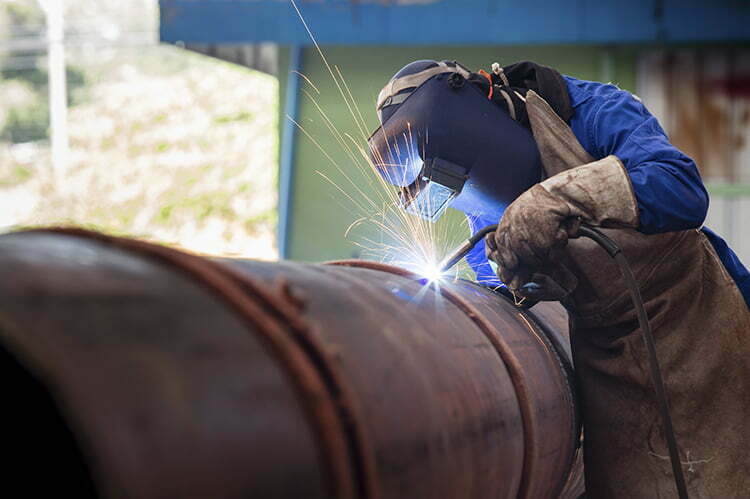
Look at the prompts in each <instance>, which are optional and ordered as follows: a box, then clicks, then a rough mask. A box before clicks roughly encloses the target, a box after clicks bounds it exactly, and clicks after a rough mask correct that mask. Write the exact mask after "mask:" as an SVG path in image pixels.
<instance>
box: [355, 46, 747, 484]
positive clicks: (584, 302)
mask: <svg viewBox="0 0 750 499" xmlns="http://www.w3.org/2000/svg"><path fill="white" fill-rule="evenodd" d="M489 69H490V70H489V71H484V70H479V71H476V72H473V71H470V70H469V69H468V68H466V67H464V66H463V65H461V64H459V63H457V62H449V61H442V62H438V61H431V60H422V61H416V62H413V63H411V64H408V65H407V66H405V67H404V68H403V69H401V70H400V71H399V72H398V73H396V75H395V76H394V77H393V78H392V79H391V80H390V81H389V82H388V83H387V85H386V86H385V87H384V88H383V90H382V91H381V92H380V95H379V96H378V100H377V112H378V116H379V118H380V122H381V124H382V125H381V127H380V128H379V129H378V130H376V131H375V133H374V134H373V135H372V137H371V138H370V140H369V145H370V151H371V155H372V159H373V163H374V164H375V166H376V168H377V169H378V172H379V173H380V174H381V175H382V176H383V177H384V178H385V179H386V180H387V181H388V182H390V183H391V184H394V185H396V186H399V187H400V199H401V203H402V205H403V207H404V209H406V210H407V211H409V212H410V213H413V214H414V215H415V216H421V217H423V218H426V219H428V220H432V221H434V220H437V218H439V217H440V216H441V215H442V213H443V212H444V211H445V210H446V209H447V208H448V207H452V208H455V209H458V210H460V211H462V212H464V213H465V214H466V215H467V217H468V220H469V224H470V227H471V228H472V230H473V231H478V230H479V229H481V228H482V227H485V226H488V225H491V224H498V226H497V229H496V230H495V231H494V233H491V234H490V235H489V236H488V237H487V238H486V247H482V245H478V246H477V247H476V248H475V249H474V250H473V251H472V252H471V253H469V255H468V256H467V260H468V262H469V263H470V265H471V266H472V268H473V269H474V271H475V272H476V276H477V280H478V281H479V282H483V283H485V284H487V285H490V286H498V287H499V286H507V289H508V290H510V291H511V292H512V293H513V295H514V296H516V297H517V298H518V300H519V302H523V301H526V302H527V304H528V303H534V302H536V301H539V300H556V301H560V302H561V303H562V304H563V305H564V306H565V307H566V309H567V310H568V313H569V316H570V324H571V345H572V348H573V357H574V363H575V372H576V381H577V385H578V390H579V397H580V400H581V406H582V415H583V421H584V462H585V473H586V490H587V497H593V498H619V497H623V498H634V497H638V498H640V497H674V496H675V493H674V490H675V489H674V483H673V482H672V472H671V470H670V463H669V458H668V457H667V450H666V449H665V444H664V438H663V431H664V430H663V427H662V425H661V424H660V419H659V413H658V409H657V404H656V401H655V398H654V396H653V388H652V385H651V383H650V381H649V375H648V367H647V362H646V352H645V350H644V345H643V342H642V341H641V338H640V336H639V327H638V322H637V320H636V313H635V311H634V306H633V302H632V301H631V300H630V298H629V296H628V293H627V290H626V286H625V284H624V282H623V278H622V276H621V274H620V272H619V270H618V268H617V267H616V266H615V264H614V263H613V262H612V260H611V259H610V258H609V257H608V256H607V254H606V253H604V252H603V251H602V250H601V249H600V248H599V247H597V245H596V244H594V243H593V242H592V241H590V240H588V239H583V238H579V237H577V236H578V235H579V234H578V232H579V228H580V227H581V224H586V225H588V226H594V227H598V228H601V230H602V232H604V233H605V234H606V235H607V236H608V237H609V238H611V239H612V240H613V241H615V242H616V244H617V246H619V247H620V248H621V249H622V252H623V253H624V255H625V257H626V258H627V260H628V261H629V263H630V266H631V267H632V268H633V271H634V274H635V277H636V279H637V281H638V283H639V286H640V292H641V295H642V297H643V302H644V304H645V308H646V311H647V313H648V317H649V318H650V322H651V327H652V329H653V335H654V338H655V343H656V349H657V351H658V356H659V360H660V362H661V366H662V369H663V374H664V377H665V379H666V384H667V386H668V399H669V403H670V405H671V413H672V418H673V421H674V429H675V433H676V435H677V437H678V440H679V456H680V460H681V461H682V469H683V471H684V474H685V478H686V481H687V489H688V490H689V492H690V496H691V497H750V474H748V473H747V470H748V469H750V452H748V449H750V430H748V429H747V427H746V426H747V424H748V423H747V415H748V414H750V388H749V387H748V383H750V340H749V339H748V335H749V334H750V309H749V308H748V306H749V304H750V274H748V271H747V270H746V269H745V267H744V266H743V265H742V263H741V262H740V261H739V259H738V258H737V256H736V255H735V253H734V252H733V251H732V250H731V249H730V248H729V247H728V246H727V244H726V243H725V242H724V241H723V240H722V239H721V238H720V237H719V236H718V235H716V234H715V233H714V232H712V231H710V230H709V229H707V228H705V227H702V224H703V221H704V218H705V216H706V212H707V209H708V195H707V193H706V189H705V187H704V186H703V183H702V181H701V178H700V175H699V172H698V168H697V166H696V164H695V162H694V161H693V160H692V159H691V158H689V157H688V156H687V155H685V154H684V153H683V152H681V151H680V150H679V149H678V148H676V147H675V146H674V145H672V144H671V143H670V141H669V139H668V137H667V135H666V133H665V132H664V130H663V129H662V128H661V126H660V125H659V123H658V122H657V120H656V119H655V118H654V116H652V115H651V114H650V113H649V111H648V110H647V109H646V107H645V106H644V105H643V103H642V102H641V101H640V100H639V99H638V98H637V97H636V96H634V95H632V94H631V93H629V92H627V91H623V90H621V89H619V88H618V87H616V86H615V85H612V84H602V83H596V82H591V81H584V80H579V79H576V78H572V77H569V76H565V75H561V74H560V73H559V72H557V71H556V70H554V69H552V68H549V67H545V66H542V65H538V64H535V63H532V62H520V63H516V64H511V65H508V66H505V67H501V66H500V65H499V64H497V63H495V64H493V65H492V66H491V67H490V68H489ZM706 91H710V89H706ZM490 262H494V264H496V270H497V276H496V275H495V271H494V270H493V269H492V267H491V264H490Z"/></svg>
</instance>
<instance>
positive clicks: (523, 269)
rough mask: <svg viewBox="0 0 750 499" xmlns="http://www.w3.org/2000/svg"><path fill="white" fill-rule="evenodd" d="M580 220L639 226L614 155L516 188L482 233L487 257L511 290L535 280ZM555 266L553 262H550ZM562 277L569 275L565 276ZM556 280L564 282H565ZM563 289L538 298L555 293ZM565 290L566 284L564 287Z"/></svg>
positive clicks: (634, 204) (628, 185) (622, 170)
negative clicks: (521, 189)
mask: <svg viewBox="0 0 750 499" xmlns="http://www.w3.org/2000/svg"><path fill="white" fill-rule="evenodd" d="M581 222H585V223H587V224H589V225H592V226H600V227H627V228H636V227H638V205H637V201H636V198H635V196H634V194H633V189H632V186H631V183H630V179H629V176H628V173H627V171H626V170H625V168H624V166H623V165H622V163H621V162H620V160H619V159H617V157H615V156H607V157H606V158H604V159H601V160H599V161H594V162H592V163H589V164H586V165H583V166H579V167H577V168H573V169H570V170H567V171H564V172H562V173H560V174H558V175H555V176H554V177H550V178H548V179H547V180H545V181H543V182H541V183H539V184H537V185H535V186H534V187H532V188H531V189H529V190H528V191H526V192H524V193H523V194H521V196H519V197H518V199H516V200H515V201H514V202H513V203H511V205H510V206H509V207H508V208H507V209H506V210H505V213H504V214H503V218H502V219H501V220H500V223H499V225H498V228H497V231H496V232H495V233H494V234H491V235H490V236H488V237H487V239H486V241H487V250H488V257H489V258H490V259H492V260H494V261H495V262H496V263H497V265H498V274H499V276H500V279H501V280H502V281H503V282H504V283H505V284H506V285H507V286H508V287H509V288H511V290H513V291H519V292H520V293H521V294H522V295H526V296H529V295H530V293H526V292H525V291H526V290H525V289H523V288H522V286H524V285H525V284H528V283H530V282H536V281H538V279H539V277H538V276H537V277H535V274H537V273H540V272H541V273H542V274H543V273H544V269H545V267H549V266H550V263H551V262H555V261H556V260H557V259H558V258H557V255H558V254H559V252H560V251H561V250H562V249H563V248H564V247H565V246H566V244H567V242H568V238H569V237H572V236H575V235H576V234H577V233H578V227H579V226H580V223H581ZM553 268H554V266H553ZM564 277H565V279H562V280H563V281H565V280H569V279H570V276H564ZM553 280H555V281H557V283H558V284H561V285H562V286H563V287H566V286H565V284H566V283H564V282H560V281H561V279H560V278H559V277H558V278H557V279H555V278H554V276H553ZM562 291H563V290H557V292H556V293H554V295H553V296H535V298H538V299H560V298H561V295H562V294H564V293H563V292H562ZM568 291H570V290H568Z"/></svg>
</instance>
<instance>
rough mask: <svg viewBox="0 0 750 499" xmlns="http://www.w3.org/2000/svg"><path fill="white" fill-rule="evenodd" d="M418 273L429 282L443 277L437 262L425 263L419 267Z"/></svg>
mask: <svg viewBox="0 0 750 499" xmlns="http://www.w3.org/2000/svg"><path fill="white" fill-rule="evenodd" d="M419 274H420V275H421V276H422V277H424V278H425V279H427V282H428V283H430V284H431V283H433V282H438V281H439V280H440V279H442V278H443V272H442V270H441V269H440V267H439V266H438V265H437V264H425V265H424V266H422V267H421V268H420V269H419Z"/></svg>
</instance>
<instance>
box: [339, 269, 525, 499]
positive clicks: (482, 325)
mask: <svg viewBox="0 0 750 499" xmlns="http://www.w3.org/2000/svg"><path fill="white" fill-rule="evenodd" d="M327 264H328V265H337V266H343V267H358V268H365V269H369V270H376V271H380V272H386V273H390V274H395V275H399V276H402V277H409V278H412V279H415V280H419V279H420V278H419V276H417V275H416V274H414V273H413V272H409V271H408V270H405V269H401V268H398V267H391V266H389V265H385V264H381V263H377V262H370V261H365V260H340V261H333V262H327ZM439 292H440V293H441V295H442V296H444V297H445V298H446V299H447V300H448V301H449V302H450V303H452V304H453V305H455V306H456V307H457V308H458V309H459V310H461V311H462V312H463V313H464V314H465V315H466V316H467V317H468V318H469V319H470V320H471V321H472V322H474V324H476V325H477V326H478V328H479V330H480V331H482V333H483V334H484V335H485V337H486V338H487V340H488V341H489V342H490V343H491V344H492V346H493V347H494V348H495V351H496V352H497V354H498V356H499V357H500V360H501V361H502V362H503V363H504V364H505V367H506V369H507V370H508V374H509V376H510V379H511V381H512V383H513V389H514V391H515V395H516V399H517V400H518V407H519V409H520V413H521V424H522V427H523V429H524V431H523V441H524V454H523V467H522V472H521V483H520V485H519V490H518V494H517V497H519V498H529V499H532V498H530V496H529V480H530V474H531V469H530V468H531V466H532V463H533V462H534V461H533V459H534V457H535V456H534V455H533V452H532V451H533V449H534V446H533V443H534V441H535V440H536V430H535V426H536V421H535V418H534V411H533V409H532V407H531V399H530V397H529V389H528V385H527V383H526V379H525V376H524V374H523V368H522V366H521V363H520V362H519V361H518V358H517V357H516V356H515V355H514V354H513V352H512V350H511V349H510V347H509V346H508V344H507V343H506V342H505V340H504V339H503V338H502V336H501V335H500V333H499V332H498V331H497V330H496V329H495V328H494V327H493V326H492V324H490V323H489V322H488V321H487V320H486V319H485V318H484V317H483V316H482V315H481V314H480V313H479V311H478V310H477V309H476V308H475V307H474V306H472V305H471V304H470V303H468V302H467V301H466V300H464V299H463V298H461V297H460V296H459V295H458V294H456V293H453V292H452V291H449V290H447V289H440V291H439Z"/></svg>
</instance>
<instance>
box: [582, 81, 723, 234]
mask: <svg viewBox="0 0 750 499" xmlns="http://www.w3.org/2000/svg"><path fill="white" fill-rule="evenodd" d="M576 112H577V113H581V114H582V119H583V120H582V121H583V123H585V130H584V131H582V132H580V133H581V134H582V135H583V134H584V133H585V135H586V136H587V139H588V140H586V142H587V143H588V149H589V152H590V153H591V154H592V155H593V156H594V157H597V158H603V157H605V156H608V155H611V154H612V155H615V156H617V157H618V158H619V159H620V161H622V163H623V165H624V166H625V168H626V170H627V173H628V176H629V178H630V182H631V185H632V186H633V192H634V194H635V198H636V201H637V203H638V213H639V225H638V227H637V229H638V230H639V231H640V232H643V233H646V234H655V233H661V232H672V231H679V230H686V229H691V228H697V227H700V226H701V225H702V224H703V221H704V219H705V217H706V211H707V210H708V194H707V193H706V189H705V187H704V185H703V181H702V180H701V177H700V174H699V172H698V168H697V167H696V165H695V162H694V161H693V160H692V159H691V158H690V157H688V156H687V155H685V154H684V153H683V152H682V151H680V150H679V149H677V148H676V147H675V146H674V145H672V144H671V143H670V141H669V138H668V137H667V134H666V133H665V132H664V130H663V129H662V127H661V126H660V125H659V122H658V121H657V120H656V118H655V117H654V116H653V115H651V113H649V111H648V110H647V109H646V107H645V106H644V105H643V104H642V103H641V102H640V101H639V100H638V99H636V98H635V97H633V95H632V94H630V93H629V92H625V91H621V90H620V91H617V92H615V93H614V94H613V95H611V96H609V98H607V99H605V100H601V101H597V99H591V102H590V103H589V102H584V103H583V104H582V105H581V106H579V107H578V108H577V109H576Z"/></svg>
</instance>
